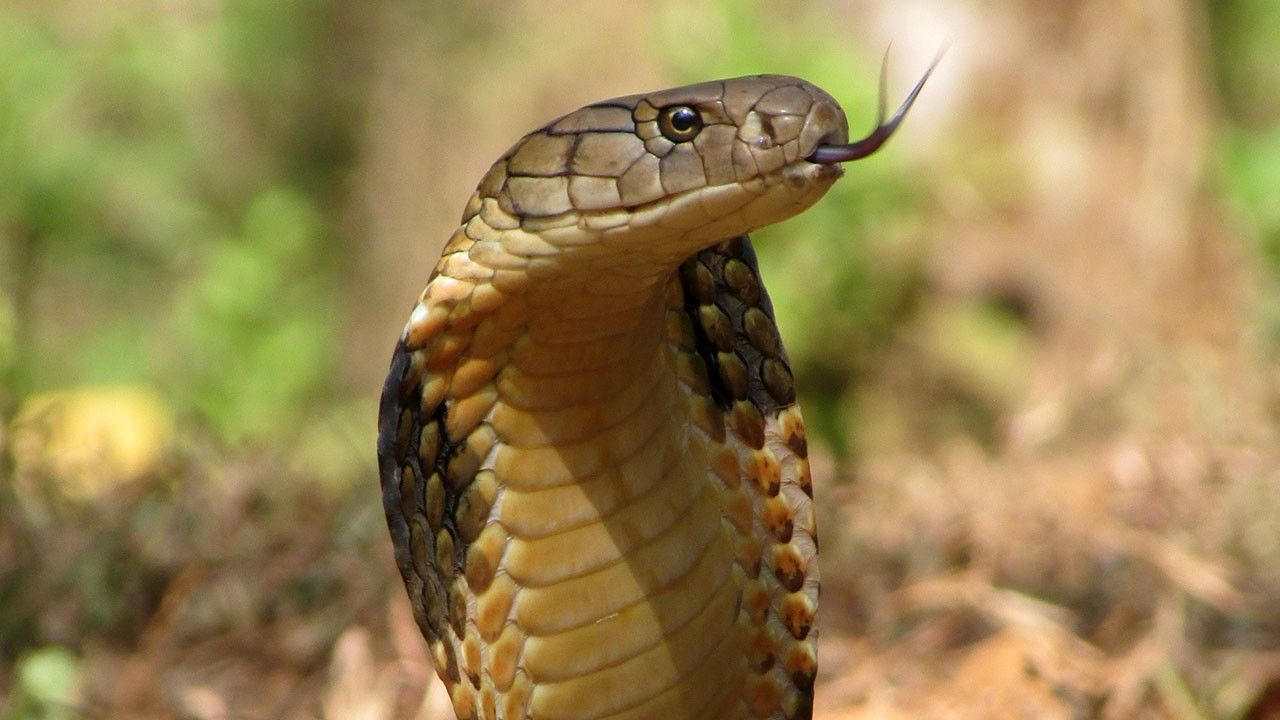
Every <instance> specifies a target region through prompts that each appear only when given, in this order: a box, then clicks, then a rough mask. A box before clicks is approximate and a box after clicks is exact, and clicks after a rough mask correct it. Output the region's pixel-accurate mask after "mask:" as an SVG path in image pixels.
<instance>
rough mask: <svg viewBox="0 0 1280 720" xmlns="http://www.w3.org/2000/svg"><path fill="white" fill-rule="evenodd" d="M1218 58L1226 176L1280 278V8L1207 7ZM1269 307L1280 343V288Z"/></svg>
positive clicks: (1248, 2)
mask: <svg viewBox="0 0 1280 720" xmlns="http://www.w3.org/2000/svg"><path fill="white" fill-rule="evenodd" d="M1205 11H1206V13H1207V15H1208V17H1209V20H1210V23H1209V30H1210V33H1211V37H1212V40H1213V43H1212V49H1213V53H1212V57H1213V60H1214V69H1215V71H1216V78H1215V79H1216V80H1217V83H1218V87H1219V88H1220V90H1221V92H1222V106H1223V107H1222V109H1223V110H1224V111H1225V115H1226V120H1227V131H1226V132H1225V133H1224V134H1223V136H1222V138H1221V143H1222V145H1223V147H1222V148H1221V153H1220V158H1221V166H1220V176H1221V180H1220V181H1221V183H1222V185H1223V187H1224V189H1225V190H1226V191H1227V194H1228V196H1229V197H1230V198H1231V199H1232V200H1233V201H1234V202H1235V204H1236V205H1237V209H1238V210H1239V212H1238V213H1237V220H1238V221H1239V222H1243V223H1252V224H1253V227H1250V228H1248V230H1249V231H1250V234H1251V235H1253V236H1255V237H1258V238H1259V239H1260V240H1261V243H1262V246H1261V251H1262V254H1263V256H1264V257H1265V258H1266V260H1267V263H1268V268H1269V270H1271V271H1272V275H1273V277H1274V276H1280V197H1278V195H1280V64H1277V62H1276V47H1277V45H1276V38H1280V4H1277V3H1275V2H1271V0H1221V1H1220V2H1211V3H1206V6H1205ZM1274 295H1275V297H1274V299H1273V300H1272V302H1271V307H1270V308H1269V312H1268V314H1269V316H1270V322H1271V327H1270V331H1271V336H1272V340H1273V342H1275V343H1277V344H1280V288H1277V289H1276V290H1275V292H1274Z"/></svg>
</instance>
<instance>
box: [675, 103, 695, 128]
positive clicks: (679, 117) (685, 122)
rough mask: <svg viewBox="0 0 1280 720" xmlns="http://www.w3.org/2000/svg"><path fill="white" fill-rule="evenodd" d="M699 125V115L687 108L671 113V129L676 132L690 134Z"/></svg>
mask: <svg viewBox="0 0 1280 720" xmlns="http://www.w3.org/2000/svg"><path fill="white" fill-rule="evenodd" d="M697 124H698V114H697V113H695V112H694V111H693V110H692V109H690V108H687V107H682V108H676V109H675V110H674V111H673V112H672V113H671V129H672V130H675V131H676V132H682V133H684V132H689V131H690V130H692V129H694V128H695V127H696V126H697Z"/></svg>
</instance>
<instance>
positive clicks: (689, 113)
mask: <svg viewBox="0 0 1280 720" xmlns="http://www.w3.org/2000/svg"><path fill="white" fill-rule="evenodd" d="M658 130H659V131H661V132H662V136H663V137H665V138H666V139H668V140H670V141H671V142H673V143H682V142H689V141H690V140H692V139H694V138H695V137H697V136H698V133H699V132H701V131H702V116H701V115H699V114H698V111H697V110H694V109H693V108H691V107H689V106H688V105H672V106H671V107H668V108H663V109H662V112H661V113H660V114H659V115H658Z"/></svg>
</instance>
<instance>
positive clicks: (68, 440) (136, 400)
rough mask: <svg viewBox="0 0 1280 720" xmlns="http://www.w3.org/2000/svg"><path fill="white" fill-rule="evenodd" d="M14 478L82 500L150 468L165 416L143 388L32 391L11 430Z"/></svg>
mask: <svg viewBox="0 0 1280 720" xmlns="http://www.w3.org/2000/svg"><path fill="white" fill-rule="evenodd" d="M10 437H11V442H12V451H13V457H14V461H15V464H16V466H17V476H18V478H19V483H21V484H22V485H24V486H25V487H24V488H23V489H26V490H36V489H37V488H38V487H39V486H40V485H44V484H48V485H49V486H51V489H53V490H55V491H56V492H57V494H59V495H62V496H63V497H65V498H66V499H70V500H78V501H89V500H93V499H96V498H100V497H102V496H104V495H105V494H107V493H110V492H112V491H113V490H114V489H116V488H118V487H120V486H122V485H125V484H128V483H132V482H135V481H137V480H139V479H141V478H143V477H146V476H147V475H150V474H153V473H155V472H156V470H158V468H159V467H160V464H161V463H162V461H163V460H164V456H165V455H166V453H167V452H168V450H169V448H170V447H171V446H172V444H173V418H172V416H171V415H170V413H169V409H168V407H167V406H166V405H165V404H164V402H163V400H162V399H161V398H160V396H159V395H158V394H157V393H156V392H155V391H153V390H151V389H150V388H147V387H140V386H121V387H81V388H71V389H67V390H58V391H55V392H49V393H44V394H41V395H36V396H33V397H31V398H30V399H28V400H27V402H25V403H24V404H23V406H22V408H21V409H20V410H19V412H18V415H17V417H16V418H15V419H14V421H13V425H12V428H11V435H10Z"/></svg>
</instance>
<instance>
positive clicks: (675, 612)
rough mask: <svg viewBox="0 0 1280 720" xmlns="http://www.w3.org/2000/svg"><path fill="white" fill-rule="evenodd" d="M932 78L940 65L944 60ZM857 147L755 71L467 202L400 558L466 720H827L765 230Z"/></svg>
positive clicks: (416, 378) (394, 451)
mask: <svg viewBox="0 0 1280 720" xmlns="http://www.w3.org/2000/svg"><path fill="white" fill-rule="evenodd" d="M936 63H937V61H936V60H935V61H934V64H935V65H936ZM932 70H933V67H930V68H929V71H928V72H926V73H925V74H924V76H923V77H922V78H921V79H920V81H919V82H918V83H917V84H916V86H915V88H914V89H913V90H912V92H911V94H910V95H909V96H908V98H907V99H906V101H905V102H904V103H903V104H902V106H901V107H900V108H899V109H898V111H897V112H896V113H895V114H894V115H893V117H892V118H890V119H889V120H888V121H885V118H884V115H885V113H884V91H883V87H884V79H883V76H882V78H881V100H880V115H879V118H878V122H877V126H876V128H875V130H874V131H873V132H872V133H871V134H870V135H868V136H867V137H866V138H864V139H862V140H859V141H857V142H853V143H850V142H848V123H847V121H846V119H845V115H844V112H843V111H842V110H841V108H840V106H839V105H838V104H837V103H836V101H835V100H833V99H832V98H831V97H830V96H829V95H827V93H825V92H823V91H822V90H820V89H819V88H817V87H815V86H813V85H811V84H809V83H807V82H805V81H803V80H800V79H798V78H794V77H785V76H778V75H759V76H752V77H741V78H735V79H731V80H720V81H715V82H707V83H701V84H698V85H690V86H687V87H681V88H675V89H671V90H664V91H661V92H654V93H647V94H642V95H629V96H626V97H620V98H616V99H613V100H606V101H604V102H599V103H595V104H593V105H588V106H586V107H584V108H582V109H580V110H577V111H575V112H571V113H569V114H568V115H565V116H563V117H561V118H559V119H557V120H554V121H552V122H550V123H548V124H547V125H545V126H543V127H542V128H540V129H538V130H535V131H534V132H532V133H530V134H528V135H526V136H525V137H524V138H522V139H521V140H520V141H519V142H517V143H516V144H515V145H514V146H513V147H512V148H511V149H510V150H508V151H507V152H506V154H504V155H503V156H502V157H501V158H500V159H499V160H498V161H497V163H495V164H494V165H493V167H492V168H491V169H490V170H489V172H488V173H487V174H486V175H485V176H484V179H483V180H481V182H480V185H479V187H478V188H477V189H476V191H475V194H473V195H472V196H471V198H470V200H468V202H467V206H466V210H465V211H464V212H463V215H462V223H461V226H460V227H459V228H458V229H457V231H455V232H454V234H453V236H452V237H451V238H450V239H449V241H448V244H446V245H445V247H444V252H443V256H442V257H441V258H440V260H439V262H438V263H437V264H436V266H435V271H434V272H433V273H432V275H431V277H430V279H429V281H428V282H427V285H426V289H425V290H424V291H423V292H422V295H421V296H420V297H419V299H418V302H417V304H416V305H415V306H414V308H413V310H412V312H411V313H410V316H409V321H408V323H407V324H406V325H405V328H404V331H403V333H402V334H401V335H400V339H399V342H398V343H397V344H396V348H395V352H394V355H393V356H392V360H391V369H390V372H389V374H388V376H387V380H386V384H385V387H384V389H383V394H382V402H381V405H380V409H379V420H378V461H379V470H380V475H381V483H382V496H383V504H384V508H385V510H386V516H387V524H388V526H389V527H390V531H391V538H392V541H393V542H394V545H395V559H396V564H397V565H398V566H399V569H400V574H401V576H402V577H403V579H404V584H405V588H406V589H407V590H408V593H409V600H410V603H411V605H412V607H413V614H414V617H415V619H416V621H417V624H418V625H419V627H420V628H421V630H422V633H423V635H424V636H425V638H426V640H427V643H428V644H429V646H430V649H431V655H432V657H433V658H434V662H435V667H436V670H437V672H438V673H439V675H440V678H441V679H442V680H443V681H444V683H445V685H446V686H447V687H448V690H449V696H450V700H451V702H452V705H453V710H454V712H455V713H456V715H457V717H458V718H460V719H465V718H485V719H503V720H520V719H524V718H530V719H536V720H593V719H596V718H610V719H612V720H640V719H647V718H654V719H657V718H663V719H673V720H678V719H681V718H771V719H774V720H777V719H780V718H810V717H811V716H812V712H813V710H812V708H813V689H814V678H815V675H816V673H817V656H816V647H815V641H816V633H815V632H814V629H813V625H814V618H815V614H816V612H817V605H818V567H817V554H818V544H817V541H816V538H815V528H814V512H813V486H812V484H811V482H810V474H809V463H808V459H807V453H808V449H807V444H806V440H805V429H804V423H803V421H802V420H801V417H800V411H799V409H798V408H797V406H796V393H795V389H794V385H793V381H792V370H791V365H790V361H789V360H788V358H787V354H786V352H785V351H784V349H783V346H782V341H781V339H780V338H779V335H778V328H777V325H776V323H775V321H774V315H773V310H772V307H771V305H770V302H769V296H768V295H767V294H766V293H765V289H764V285H763V284H762V282H761V278H760V271H759V267H758V265H757V261H756V256H755V253H754V251H753V250H752V246H751V243H750V241H749V240H748V238H747V233H749V232H750V231H752V230H755V229H757V228H761V227H764V226H767V225H771V224H773V223H776V222H778V221H780V220H783V219H785V218H788V217H790V216H792V215H795V214H796V213H799V212H801V211H803V210H804V209H806V208H808V207H809V206H810V205H812V204H813V203H814V202H816V201H817V200H818V199H819V198H820V197H822V195H823V194H824V193H825V192H826V191H827V189H828V188H830V187H831V185H832V183H834V182H835V181H836V180H837V179H838V178H839V177H840V176H841V175H842V173H843V170H842V169H841V166H840V165H838V164H837V163H840V162H845V161H849V160H856V159H858V158H861V157H865V156H867V155H869V154H870V153H872V152H874V151H875V150H876V149H877V148H879V147H880V146H881V145H882V144H883V143H884V142H885V141H886V140H887V139H888V138H889V136H890V135H891V134H892V133H893V132H894V130H895V129H896V128H897V126H898V124H899V123H900V121H901V120H902V118H903V116H904V115H905V113H906V111H907V110H908V108H909V107H910V106H911V104H912V102H914V100H915V98H916V96H917V95H918V94H919V92H920V90H921V88H922V87H923V85H924V82H925V80H926V79H927V78H928V76H929V72H932Z"/></svg>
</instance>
